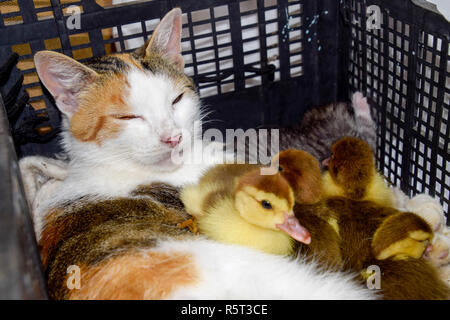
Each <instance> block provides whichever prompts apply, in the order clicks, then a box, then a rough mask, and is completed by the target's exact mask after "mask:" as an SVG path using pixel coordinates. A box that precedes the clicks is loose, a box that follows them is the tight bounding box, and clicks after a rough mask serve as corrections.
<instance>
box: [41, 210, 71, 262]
mask: <svg viewBox="0 0 450 320" xmlns="http://www.w3.org/2000/svg"><path fill="white" fill-rule="evenodd" d="M60 214H61V210H60V209H54V210H52V211H50V213H49V214H48V215H47V216H46V217H45V227H44V230H42V235H41V238H40V240H39V249H40V252H41V260H42V265H43V266H44V268H47V264H48V258H49V256H50V251H51V249H52V248H54V246H55V245H56V244H57V243H58V242H59V240H60V239H61V237H62V235H63V233H64V230H65V228H64V224H61V223H57V218H58V216H59V215H60Z"/></svg>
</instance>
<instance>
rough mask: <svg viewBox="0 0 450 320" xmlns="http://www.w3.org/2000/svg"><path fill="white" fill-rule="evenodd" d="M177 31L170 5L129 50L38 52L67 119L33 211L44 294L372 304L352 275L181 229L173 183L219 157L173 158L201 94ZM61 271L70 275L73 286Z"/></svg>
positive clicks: (188, 135)
mask: <svg viewBox="0 0 450 320" xmlns="http://www.w3.org/2000/svg"><path fill="white" fill-rule="evenodd" d="M181 28H182V23H181V11H180V9H173V10H172V11H170V12H169V13H168V14H167V15H166V16H165V17H164V18H163V19H162V20H161V22H160V24H159V25H158V27H157V28H156V29H155V31H154V33H153V35H152V37H151V39H150V40H149V41H148V42H147V43H146V44H145V45H144V47H142V48H141V49H139V50H137V51H135V52H133V53H131V54H114V55H111V56H106V57H102V58H98V59H94V60H93V61H91V62H90V63H88V64H87V65H83V64H80V63H78V62H76V61H75V60H73V59H71V58H69V57H66V56H64V55H61V54H58V53H54V52H49V51H44V52H39V53H37V54H36V56H35V64H36V69H37V72H38V74H39V77H40V79H41V80H42V82H43V84H44V85H45V86H46V87H47V89H48V90H49V92H50V93H51V94H52V95H53V96H54V98H55V101H56V104H57V106H58V108H59V109H60V110H61V112H62V113H63V114H64V120H63V133H62V139H63V144H64V148H65V150H66V152H67V153H68V156H69V159H70V162H69V163H68V164H67V176H66V177H65V178H63V180H62V181H61V182H60V183H59V184H57V188H52V192H53V194H52V196H51V199H50V200H49V201H47V202H45V203H42V204H40V206H39V212H38V213H37V214H38V215H39V219H41V222H42V230H39V232H38V238H39V247H40V249H41V257H42V262H43V265H44V270H45V273H46V276H47V279H48V289H49V294H50V297H51V298H54V299H176V298H184V299H193V298H199V299H283V298H291V299H371V298H374V294H373V293H372V292H370V291H369V290H367V289H365V288H364V287H362V286H360V285H359V284H357V283H356V282H355V281H354V277H353V276H352V275H350V274H342V273H331V272H326V271H321V270H320V269H319V268H318V267H317V266H316V265H315V264H314V263H308V264H306V263H305V262H304V261H303V260H302V259H297V260H292V259H289V258H286V257H278V256H272V255H268V254H265V253H260V252H256V251H254V250H252V249H249V248H243V247H239V246H231V245H224V244H219V243H215V242H214V241H211V240H207V239H205V238H203V237H201V236H196V235H194V234H192V233H191V232H189V231H188V230H186V229H182V228H180V225H179V224H180V222H183V221H184V220H185V219H187V218H188V215H187V214H186V212H185V211H184V209H183V207H182V206H181V205H180V202H179V198H178V194H177V192H178V190H177V187H178V186H182V185H184V184H186V183H190V182H193V181H196V180H197V179H198V177H199V175H200V174H201V173H202V172H203V170H205V169H206V168H208V166H210V165H212V164H213V163H214V162H215V161H216V160H217V159H207V160H208V161H206V163H203V164H201V165H187V164H183V163H181V164H179V163H175V162H174V161H173V160H172V158H171V154H172V152H173V151H174V150H176V149H177V148H180V147H182V145H183V144H184V143H189V140H191V141H192V140H193V139H198V137H195V136H194V132H193V130H192V125H193V123H194V121H197V120H200V119H201V112H200V107H199V105H200V103H199V98H198V95H197V93H196V91H195V89H194V86H193V83H192V80H191V79H190V78H188V77H187V76H185V75H184V74H183V65H184V63H183V59H182V56H181V45H180V37H181ZM220 147H221V146H219V148H220ZM24 160H25V159H24ZM24 160H22V161H24ZM22 163H23V162H22ZM54 165H56V166H58V165H59V164H57V163H55V164H54ZM42 169H43V171H46V170H48V168H45V166H44V168H42ZM53 169H55V168H53ZM53 169H52V170H53ZM35 214H36V213H35ZM68 268H69V270H75V272H76V271H77V270H78V275H79V277H80V287H77V286H76V281H75V286H73V284H74V283H73V282H72V281H73V280H74V278H73V275H72V274H71V273H68Z"/></svg>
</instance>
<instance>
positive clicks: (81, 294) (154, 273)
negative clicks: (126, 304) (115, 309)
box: [68, 251, 198, 300]
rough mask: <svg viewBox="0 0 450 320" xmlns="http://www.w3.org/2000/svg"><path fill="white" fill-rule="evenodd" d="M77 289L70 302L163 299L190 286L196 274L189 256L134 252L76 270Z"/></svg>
mask: <svg viewBox="0 0 450 320" xmlns="http://www.w3.org/2000/svg"><path fill="white" fill-rule="evenodd" d="M80 275H81V279H80V282H81V288H80V289H72V290H71V291H70V292H69V294H68V299H72V300H79V299H83V300H150V299H164V298H167V297H169V296H170V294H171V293H172V292H174V291H175V290H177V289H178V288H180V287H186V286H190V285H194V284H195V283H196V282H197V280H198V273H197V271H196V268H195V264H194V262H193V259H192V257H191V256H190V255H188V254H185V253H179V252H169V253H164V252H156V251H150V252H134V253H128V254H124V255H121V256H117V257H112V258H106V259H105V260H104V261H103V262H101V263H100V264H98V265H95V266H90V267H89V266H80Z"/></svg>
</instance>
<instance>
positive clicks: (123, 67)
mask: <svg viewBox="0 0 450 320" xmlns="http://www.w3.org/2000/svg"><path fill="white" fill-rule="evenodd" d="M181 28H182V22H181V10H180V9H178V8H176V9H173V10H172V11H170V12H169V13H168V14H167V15H166V16H165V17H164V18H163V19H162V20H161V22H160V23H159V25H158V27H157V28H156V29H155V31H154V33H153V35H152V37H151V38H150V39H149V41H147V43H146V44H145V45H144V46H143V47H142V48H139V49H138V50H136V51H135V52H133V53H130V54H128V53H123V54H113V55H108V56H104V57H100V58H95V59H92V60H91V61H89V62H87V63H86V64H81V63H79V62H77V61H75V60H73V59H72V58H69V57H67V56H65V55H62V54H59V53H56V52H51V51H41V52H38V53H37V54H36V55H35V58H34V61H35V65H36V70H37V73H38V75H39V77H40V79H41V81H42V82H43V84H44V85H45V86H46V88H47V89H48V90H49V92H50V93H51V94H52V95H53V97H54V99H55V102H56V105H57V106H58V108H59V110H60V111H61V112H62V113H63V114H64V117H63V118H64V120H63V126H64V128H63V129H64V130H63V144H64V146H65V148H66V151H67V152H68V153H69V156H71V157H72V158H78V159H85V160H88V161H92V162H94V163H95V162H97V163H99V164H101V163H102V162H104V161H121V160H128V161H135V162H137V163H139V164H140V165H144V166H154V167H155V168H159V169H164V168H167V169H170V168H171V167H173V166H174V164H173V163H172V161H171V159H170V155H171V153H172V151H173V148H176V147H180V145H181V144H183V143H187V142H188V141H191V140H190V139H192V138H193V136H192V135H193V127H194V125H193V124H194V122H195V121H198V120H200V117H201V112H200V102H199V97H198V95H197V93H196V91H195V88H194V83H193V82H192V80H191V79H190V78H189V77H187V76H186V75H185V74H184V73H183V68H184V61H183V58H182V56H181ZM186 135H189V136H186Z"/></svg>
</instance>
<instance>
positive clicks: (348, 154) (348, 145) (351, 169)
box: [328, 137, 376, 199]
mask: <svg viewBox="0 0 450 320" xmlns="http://www.w3.org/2000/svg"><path fill="white" fill-rule="evenodd" d="M331 152H332V154H331V158H330V159H329V161H328V171H329V173H330V176H331V178H332V179H333V181H334V183H336V184H337V185H339V186H341V187H342V188H343V189H344V190H345V191H346V194H347V196H349V197H350V198H352V199H360V198H362V197H364V194H365V191H366V189H367V187H368V185H369V183H370V182H371V180H372V178H373V176H374V175H375V173H376V171H375V162H374V157H373V153H372V149H371V148H370V146H369V144H368V143H367V142H365V141H363V140H361V139H358V138H353V137H345V138H342V139H340V140H338V141H337V142H335V143H334V144H333V146H332V147H331Z"/></svg>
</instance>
